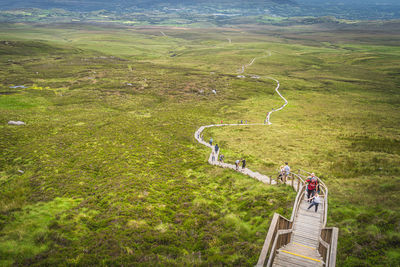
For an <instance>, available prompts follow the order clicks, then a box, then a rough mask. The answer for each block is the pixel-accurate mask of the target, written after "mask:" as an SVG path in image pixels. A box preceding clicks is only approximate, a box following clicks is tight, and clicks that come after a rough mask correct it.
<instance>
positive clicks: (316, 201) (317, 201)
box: [307, 193, 321, 212]
mask: <svg viewBox="0 0 400 267" xmlns="http://www.w3.org/2000/svg"><path fill="white" fill-rule="evenodd" d="M311 200H312V202H311V205H310V206H309V207H308V208H307V210H309V209H310V208H311V207H312V206H315V212H317V211H318V205H319V204H320V203H321V198H320V197H319V195H318V193H316V194H315V196H313V197H312V198H310V201H311Z"/></svg>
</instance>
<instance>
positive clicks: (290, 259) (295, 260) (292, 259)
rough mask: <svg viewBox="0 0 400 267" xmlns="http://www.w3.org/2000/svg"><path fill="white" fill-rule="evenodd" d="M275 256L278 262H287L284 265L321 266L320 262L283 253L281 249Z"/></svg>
mask: <svg viewBox="0 0 400 267" xmlns="http://www.w3.org/2000/svg"><path fill="white" fill-rule="evenodd" d="M276 258H277V260H278V262H279V261H282V262H287V265H286V266H302V267H310V266H312V267H314V266H322V262H317V261H313V260H308V259H306V258H302V257H298V256H295V255H291V254H288V253H284V252H282V251H279V254H278V255H277V256H276Z"/></svg>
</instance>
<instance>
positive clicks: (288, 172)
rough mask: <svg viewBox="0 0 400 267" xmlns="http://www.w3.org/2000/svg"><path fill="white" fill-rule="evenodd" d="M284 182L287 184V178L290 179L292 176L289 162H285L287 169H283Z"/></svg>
mask: <svg viewBox="0 0 400 267" xmlns="http://www.w3.org/2000/svg"><path fill="white" fill-rule="evenodd" d="M283 171H284V173H283V182H284V183H286V180H287V178H288V177H289V174H290V167H289V165H288V163H287V162H285V167H283Z"/></svg>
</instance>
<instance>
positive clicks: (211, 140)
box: [209, 137, 214, 146]
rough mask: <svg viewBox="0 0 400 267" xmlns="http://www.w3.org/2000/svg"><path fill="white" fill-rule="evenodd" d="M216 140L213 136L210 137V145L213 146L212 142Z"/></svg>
mask: <svg viewBox="0 0 400 267" xmlns="http://www.w3.org/2000/svg"><path fill="white" fill-rule="evenodd" d="M213 141H214V140H213V139H212V137H211V138H210V141H209V143H210V146H212V142H213Z"/></svg>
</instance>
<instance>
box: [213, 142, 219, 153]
mask: <svg viewBox="0 0 400 267" xmlns="http://www.w3.org/2000/svg"><path fill="white" fill-rule="evenodd" d="M214 150H215V153H217V154H218V150H219V146H218V144H216V145H215V147H214Z"/></svg>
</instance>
